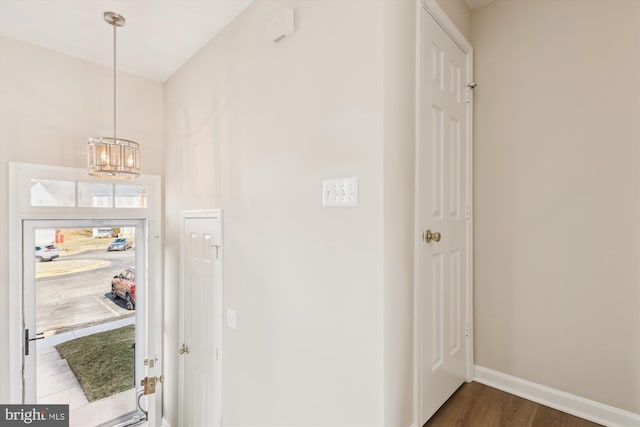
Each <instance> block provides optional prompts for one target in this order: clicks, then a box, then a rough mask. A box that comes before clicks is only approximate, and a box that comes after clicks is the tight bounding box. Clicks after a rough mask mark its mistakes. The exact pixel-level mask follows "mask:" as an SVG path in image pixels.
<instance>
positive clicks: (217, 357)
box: [216, 347, 219, 360]
mask: <svg viewBox="0 0 640 427" xmlns="http://www.w3.org/2000/svg"><path fill="white" fill-rule="evenodd" d="M216 360H219V354H218V347H216Z"/></svg>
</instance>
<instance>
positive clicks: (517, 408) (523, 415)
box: [424, 382, 600, 427]
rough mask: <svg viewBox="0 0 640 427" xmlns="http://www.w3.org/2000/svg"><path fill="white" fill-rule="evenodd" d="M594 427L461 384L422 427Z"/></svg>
mask: <svg viewBox="0 0 640 427" xmlns="http://www.w3.org/2000/svg"><path fill="white" fill-rule="evenodd" d="M457 426H459V427H463V426H464V427H595V426H600V424H595V423H592V422H591V421H587V420H583V419H582V418H578V417H574V416H573V415H569V414H566V413H564V412H560V411H556V410H555V409H551V408H549V407H547V406H543V405H540V404H537V403H535V402H532V401H530V400H526V399H522V398H521V397H518V396H514V395H512V394H509V393H505V392H503V391H500V390H496V389H495V388H492V387H488V386H486V385H483V384H480V383H476V382H471V383H468V384H463V385H462V387H460V388H459V389H458V391H456V392H455V393H454V395H453V396H451V398H449V400H447V402H446V403H445V404H444V405H443V406H442V407H441V408H440V409H439V410H438V412H436V413H435V414H434V415H433V417H431V419H430V420H429V421H427V423H426V424H425V425H424V427H457Z"/></svg>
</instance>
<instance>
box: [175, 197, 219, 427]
mask: <svg viewBox="0 0 640 427" xmlns="http://www.w3.org/2000/svg"><path fill="white" fill-rule="evenodd" d="M180 215H181V221H180V222H181V225H180V313H179V318H180V332H179V334H180V336H179V345H182V344H183V343H184V310H185V307H184V302H185V297H184V286H185V259H184V254H185V245H186V244H187V242H186V238H185V229H186V222H187V220H189V219H198V218H207V219H218V220H219V222H218V223H219V229H218V230H217V231H218V236H219V240H218V241H217V242H214V243H216V244H217V245H218V246H217V249H216V252H218V251H219V253H220V256H219V259H218V260H217V261H216V265H215V266H214V267H215V270H214V273H213V274H214V276H213V282H214V283H213V284H212V285H213V287H214V288H213V297H214V300H215V301H214V302H213V305H212V307H211V309H212V310H213V317H214V319H217V322H216V323H215V324H214V325H212V328H211V330H212V334H211V340H212V341H213V347H214V348H215V349H216V351H215V354H212V355H211V361H212V363H213V364H214V378H215V381H214V386H213V387H214V394H215V395H214V399H213V402H212V408H211V422H212V427H219V426H221V425H222V354H223V351H222V325H223V297H224V292H223V286H224V285H223V266H224V263H223V260H224V255H223V253H224V244H223V242H224V240H223V233H222V230H223V229H222V211H221V210H220V209H203V210H189V211H181V212H180ZM183 360H184V359H180V360H179V361H178V364H179V380H178V396H179V398H178V406H179V411H178V421H179V423H180V425H182V424H183V408H184V407H183V405H182V396H184V388H183V387H184V365H183Z"/></svg>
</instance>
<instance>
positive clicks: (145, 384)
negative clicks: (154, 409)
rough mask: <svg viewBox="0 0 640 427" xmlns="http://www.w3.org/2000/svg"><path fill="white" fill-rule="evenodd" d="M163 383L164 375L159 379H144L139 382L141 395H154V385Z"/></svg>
mask: <svg viewBox="0 0 640 427" xmlns="http://www.w3.org/2000/svg"><path fill="white" fill-rule="evenodd" d="M163 382H164V375H160V376H159V377H144V378H143V379H142V380H141V381H140V385H141V386H142V388H143V390H142V394H154V393H155V392H156V384H157V383H163Z"/></svg>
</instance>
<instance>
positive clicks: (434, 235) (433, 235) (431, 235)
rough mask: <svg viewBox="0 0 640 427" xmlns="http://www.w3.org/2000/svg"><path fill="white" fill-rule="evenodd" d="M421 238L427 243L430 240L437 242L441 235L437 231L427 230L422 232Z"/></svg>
mask: <svg viewBox="0 0 640 427" xmlns="http://www.w3.org/2000/svg"><path fill="white" fill-rule="evenodd" d="M422 238H423V239H424V241H425V242H427V243H429V242H431V241H432V240H433V241H434V242H439V241H440V239H441V238H442V235H441V234H440V233H438V232H432V231H431V230H427V231H425V232H424V233H422Z"/></svg>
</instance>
